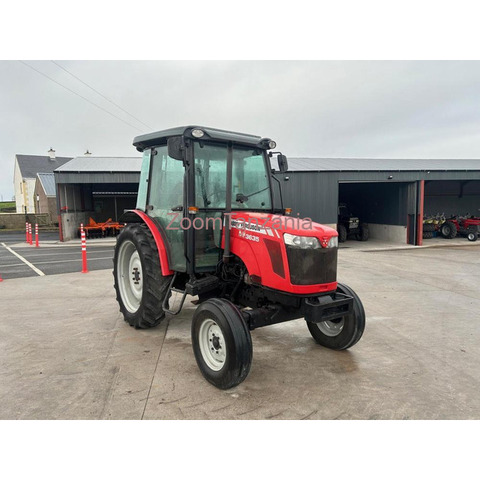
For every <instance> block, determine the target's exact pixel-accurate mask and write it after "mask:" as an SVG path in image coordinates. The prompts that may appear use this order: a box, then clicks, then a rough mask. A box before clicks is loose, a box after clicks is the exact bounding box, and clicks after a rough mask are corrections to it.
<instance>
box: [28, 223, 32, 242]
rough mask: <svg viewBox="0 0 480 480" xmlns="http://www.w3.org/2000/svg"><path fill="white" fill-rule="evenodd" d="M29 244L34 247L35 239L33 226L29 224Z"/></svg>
mask: <svg viewBox="0 0 480 480" xmlns="http://www.w3.org/2000/svg"><path fill="white" fill-rule="evenodd" d="M28 243H29V244H30V245H33V239H32V224H31V223H29V224H28Z"/></svg>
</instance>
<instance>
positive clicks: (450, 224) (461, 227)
mask: <svg viewBox="0 0 480 480" xmlns="http://www.w3.org/2000/svg"><path fill="white" fill-rule="evenodd" d="M444 225H445V227H444ZM441 228H442V229H443V228H445V229H447V230H448V229H450V231H451V232H452V233H451V235H450V236H447V235H444V236H445V238H454V237H455V236H456V235H463V236H465V237H467V239H468V240H469V241H471V242H475V241H477V239H478V233H479V231H480V219H479V218H476V217H473V216H465V217H461V216H457V215H454V216H452V217H450V218H449V219H448V220H447V221H446V222H445V223H444V224H443V225H442V227H441ZM442 234H443V230H442Z"/></svg>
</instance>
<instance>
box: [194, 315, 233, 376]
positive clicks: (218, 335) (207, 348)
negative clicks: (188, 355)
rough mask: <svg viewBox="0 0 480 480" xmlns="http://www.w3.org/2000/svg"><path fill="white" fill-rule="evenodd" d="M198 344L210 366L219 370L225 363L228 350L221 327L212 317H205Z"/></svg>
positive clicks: (216, 370)
mask: <svg viewBox="0 0 480 480" xmlns="http://www.w3.org/2000/svg"><path fill="white" fill-rule="evenodd" d="M198 344H199V346H200V352H201V353H202V357H203V360H204V361H205V363H206V364H207V366H208V368H210V369H212V370H214V371H215V372H218V371H219V370H221V369H222V367H223V365H224V364H225V360H226V357H227V350H226V345H225V338H224V336H223V333H222V330H221V329H220V327H219V326H218V325H217V324H216V323H215V322H214V321H213V320H212V319H211V318H207V319H205V320H204V321H203V322H202V324H201V326H200V329H199V332H198Z"/></svg>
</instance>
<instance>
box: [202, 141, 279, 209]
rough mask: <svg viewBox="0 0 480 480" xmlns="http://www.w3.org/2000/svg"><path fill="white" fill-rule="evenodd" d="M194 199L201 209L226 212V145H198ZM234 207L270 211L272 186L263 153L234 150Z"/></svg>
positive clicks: (237, 148)
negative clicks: (223, 210) (224, 210)
mask: <svg viewBox="0 0 480 480" xmlns="http://www.w3.org/2000/svg"><path fill="white" fill-rule="evenodd" d="M194 155H195V199H196V205H197V206H198V207H199V208H211V209H224V208H225V199H226V183H227V146H226V145H214V144H203V143H200V142H195V148H194ZM232 167H233V169H232V208H233V209H235V210H239V209H255V210H257V209H259V210H270V209H271V208H272V205H271V197H270V183H269V178H268V170H267V167H266V163H265V158H264V154H263V152H262V151H261V150H256V149H252V148H244V147H235V146H234V147H233V166H232Z"/></svg>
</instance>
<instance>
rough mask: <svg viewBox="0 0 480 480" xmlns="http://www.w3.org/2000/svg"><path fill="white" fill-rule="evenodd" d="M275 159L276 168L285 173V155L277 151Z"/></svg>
mask: <svg viewBox="0 0 480 480" xmlns="http://www.w3.org/2000/svg"><path fill="white" fill-rule="evenodd" d="M277 160H278V169H279V170H280V171H281V172H282V173H285V172H286V171H287V170H288V161H287V157H286V156H285V155H282V154H281V153H279V154H278V155H277Z"/></svg>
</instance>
